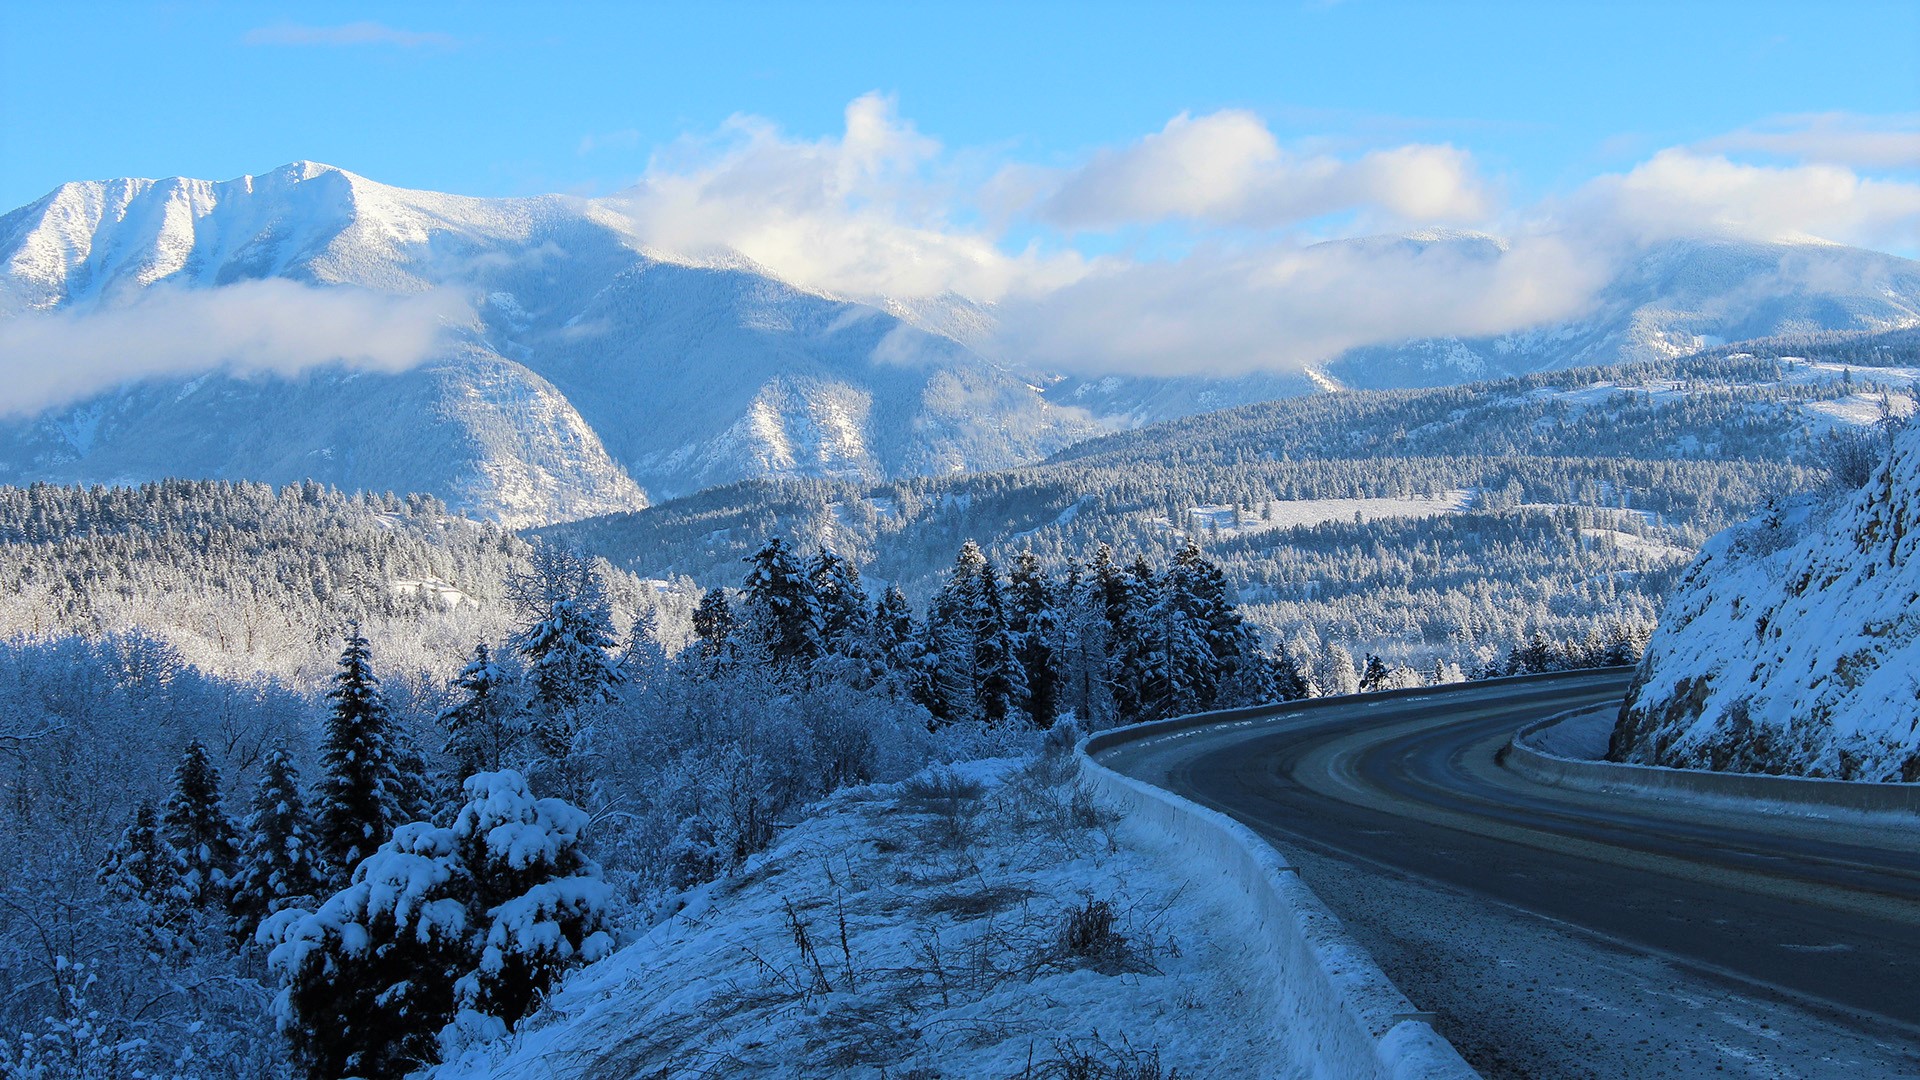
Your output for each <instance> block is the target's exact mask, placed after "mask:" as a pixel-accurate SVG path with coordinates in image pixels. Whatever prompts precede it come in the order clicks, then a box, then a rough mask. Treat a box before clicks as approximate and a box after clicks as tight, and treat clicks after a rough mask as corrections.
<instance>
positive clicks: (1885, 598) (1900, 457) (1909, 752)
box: [1612, 422, 1920, 781]
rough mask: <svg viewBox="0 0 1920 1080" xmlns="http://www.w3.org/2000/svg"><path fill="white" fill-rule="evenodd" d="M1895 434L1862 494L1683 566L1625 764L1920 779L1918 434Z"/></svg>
mask: <svg viewBox="0 0 1920 1080" xmlns="http://www.w3.org/2000/svg"><path fill="white" fill-rule="evenodd" d="M1883 430H1884V437H1883V439H1882V442H1881V446H1880V447H1879V453H1878V454H1877V455H1876V458H1875V459H1873V460H1871V461H1870V462H1869V463H1868V464H1869V469H1868V470H1867V475H1866V476H1865V477H1864V481H1865V482H1864V483H1863V484H1862V485H1861V486H1859V487H1858V488H1857V489H1852V490H1845V489H1843V490H1841V491H1837V492H1830V493H1828V494H1827V495H1826V497H1824V498H1818V497H1812V498H1808V499H1806V500H1803V501H1802V502H1801V503H1799V504H1797V505H1793V506H1782V507H1773V508H1770V510H1769V512H1767V513H1765V514H1763V515H1761V516H1760V517H1759V518H1756V519H1755V520H1753V521H1750V522H1747V523H1745V524H1743V525H1740V526H1738V527H1735V528H1732V529H1729V530H1727V531H1726V532H1724V533H1722V534H1720V535H1719V536H1716V537H1714V539H1713V541H1712V542H1711V543H1709V544H1708V545H1707V546H1706V548H1705V549H1704V550H1702V551H1701V553H1700V556H1699V558H1698V559H1696V560H1695V561H1694V562H1693V564H1692V565H1691V566H1689V567H1688V568H1687V572H1686V575H1685V577H1683V578H1682V579H1681V581H1680V584H1679V586H1678V587H1677V588H1676V589H1675V592H1674V595H1673V597H1672V599H1671V600H1669V601H1668V604H1667V607H1666V610H1665V613H1664V614H1663V616H1662V618H1661V621H1660V630H1659V632H1658V633H1657V634H1656V635H1655V636H1654V638H1653V642H1652V644H1651V646H1650V648H1649V650H1648V652H1647V654H1646V658H1645V660H1644V661H1643V662H1642V665H1641V668H1640V672H1639V674H1638V676H1637V677H1636V679H1635V681H1634V686H1633V689H1632V691H1631V693H1630V694H1629V695H1628V698H1627V702H1626V705H1625V707H1624V708H1623V709H1622V711H1621V714H1620V721H1619V725H1618V726H1617V728H1616V729H1615V732H1614V736H1613V745H1612V756H1613V757H1614V758H1616V759H1617V760H1622V761H1633V762H1641V763H1647V764H1658V765H1670V766H1676V767H1682V768H1706V769H1725V770H1731V771H1734V772H1766V773H1792V774H1799V775H1806V776H1827V777H1837V778H1840V779H1846V780H1880V781H1887V780H1903V781H1914V780H1920V607H1917V606H1916V605H1917V604H1920V424H1914V423H1911V422H1909V423H1907V424H1905V425H1904V427H1897V426H1896V425H1894V424H1891V423H1890V424H1888V425H1886V426H1885V428H1884V429H1883ZM1856 479H1860V478H1858V477H1856Z"/></svg>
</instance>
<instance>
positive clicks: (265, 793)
mask: <svg viewBox="0 0 1920 1080" xmlns="http://www.w3.org/2000/svg"><path fill="white" fill-rule="evenodd" d="M241 832H242V842H241V851H240V869H239V872H238V874H237V875H236V877H235V881H234V890H233V909H234V913H235V914H236V915H238V916H239V917H240V919H241V922H242V925H243V926H245V927H246V928H247V929H249V930H251V929H252V928H253V927H255V926H257V925H258V924H259V922H260V920H261V919H263V918H265V917H266V916H268V915H271V914H272V913H274V912H276V911H279V910H280V909H281V908H284V907H288V906H290V905H295V904H300V903H303V902H305V901H307V900H308V899H309V898H311V897H313V896H315V895H317V894H318V893H319V892H320V889H321V887H322V882H323V877H322V874H321V872H320V866H319V864H318V863H317V861H316V860H317V858H318V855H319V853H318V848H317V846H316V840H315V837H314V835H313V829H312V826H311V824H310V823H309V821H308V820H307V808H306V804H305V802H304V800H302V798H301V796H300V773H299V771H298V770H297V769H296V768H295V767H294V764H293V755H291V754H289V753H287V751H286V749H285V748H282V747H276V748H275V749H274V750H272V751H271V752H270V753H269V754H268V755H267V762H266V772H265V773H263V774H262V775H261V777H260V783H259V786H258V787H257V788H255V789H254V796H253V813H251V814H249V815H248V816H247V820H246V822H245V823H244V824H243V825H242V826H241Z"/></svg>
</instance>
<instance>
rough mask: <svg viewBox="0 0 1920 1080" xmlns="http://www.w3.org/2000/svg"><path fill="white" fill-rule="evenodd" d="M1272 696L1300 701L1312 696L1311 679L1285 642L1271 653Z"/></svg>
mask: <svg viewBox="0 0 1920 1080" xmlns="http://www.w3.org/2000/svg"><path fill="white" fill-rule="evenodd" d="M1272 666H1273V696H1274V699H1275V700H1277V701H1302V700H1305V699H1306V698H1310V697H1312V696H1313V680H1312V679H1311V678H1309V677H1308V675H1307V672H1306V669H1305V668H1303V667H1302V666H1301V664H1300V661H1299V660H1297V659H1295V658H1294V655H1293V653H1292V651H1291V650H1289V649H1288V648H1287V643H1286V642H1284V641H1283V642H1281V643H1280V645H1279V646H1278V647H1277V648H1276V649H1275V650H1274V654H1273V664H1272Z"/></svg>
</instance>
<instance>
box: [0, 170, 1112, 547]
mask: <svg viewBox="0 0 1920 1080" xmlns="http://www.w3.org/2000/svg"><path fill="white" fill-rule="evenodd" d="M262 278H283V279H288V280H292V281H296V282H301V283H306V284H311V285H315V286H352V287H357V288H360V289H366V290H375V291H377V292H380V293H400V294H411V293H421V292H425V291H427V290H431V289H436V288H453V289H458V290H461V291H462V292H463V293H464V294H466V295H470V296H472V297H473V298H474V315H473V318H472V319H471V322H470V324H469V325H464V326H460V327H456V328H454V329H455V331H456V332H455V334H454V335H453V336H454V338H455V341H454V343H453V344H452V345H450V346H449V347H448V348H447V349H446V350H445V351H444V354H443V355H438V356H434V357H432V358H430V359H429V360H428V361H427V362H426V363H424V364H422V365H420V366H418V367H416V368H414V369H412V370H409V371H405V372H402V373H398V374H393V373H382V372H371V371H355V372H346V371H340V370H322V371H319V372H317V373H311V374H307V375H304V376H301V377H297V378H266V377H240V376H237V375H233V374H228V373H224V372H220V371H215V372H214V373H213V374H211V375H200V374H197V375H196V376H195V377H192V378H153V379H148V380H145V381H142V382H138V383H135V384H132V385H127V386H122V387H118V388H116V389H112V390H109V391H107V392H105V393H101V394H97V395H95V396H93V397H91V398H89V399H87V400H84V401H81V402H78V403H75V404H70V405H66V406H63V407H61V408H59V409H56V410H53V411H51V412H48V413H44V414H41V415H38V416H33V417H29V418H25V419H16V420H12V421H9V422H6V423H0V480H6V481H12V482H24V481H29V480H37V479H47V480H61V481H77V482H103V481H128V480H143V479H150V478H155V477H159V476H169V475H185V476H221V477H246V478H250V479H262V480H270V481H276V482H286V481H291V480H298V479H301V478H305V477H311V478H313V479H317V480H322V481H327V482H332V483H336V484H341V485H343V486H348V487H369V488H376V489H379V488H390V489H393V490H425V491H431V492H434V493H437V494H440V495H442V496H444V497H446V498H448V499H449V501H450V502H452V503H453V504H454V505H456V506H458V507H460V508H462V509H465V510H468V511H470V512H474V513H478V514H482V515H485V516H491V517H495V518H498V519H500V520H503V521H506V522H508V523H511V524H528V523H534V522H545V521H554V520H562V519H566V518H572V517H580V516H585V515H588V514H594V513H603V512H607V511H611V510H616V509H622V508H626V509H632V508H637V507H639V506H643V505H645V504H646V500H647V496H648V493H654V494H675V493H681V492H685V491H689V490H692V489H693V488H696V487H699V486H703V485H706V484H711V483H720V482H726V481H731V480H737V479H741V478H743V477H751V476H778V475H829V476H838V477H846V478H860V479H869V480H878V479H884V478H891V477H895V476H902V475H912V474H919V473H929V472H932V473H943V472H950V471H955V470H966V469H975V468H994V467H1000V466H1005V465H1010V464H1014V463H1017V462H1019V461H1024V460H1031V459H1033V458H1035V457H1039V456H1043V455H1044V454H1046V453H1048V452H1050V451H1052V450H1054V449H1057V448H1059V447H1060V446H1063V445H1065V444H1066V443H1067V442H1070V441H1072V440H1073V439H1074V438H1076V437H1078V436H1080V435H1083V434H1087V433H1090V432H1091V431H1093V430H1095V428H1094V425H1093V424H1092V423H1090V422H1089V421H1088V420H1087V419H1086V417H1085V416H1084V414H1082V413H1080V412H1079V411H1077V410H1063V409H1057V408H1054V407H1053V406H1051V405H1050V404H1049V403H1048V402H1047V401H1046V400H1045V399H1044V397H1043V396H1042V395H1041V394H1040V392H1039V391H1038V390H1036V389H1035V388H1034V387H1032V386H1030V385H1029V384H1028V383H1027V381H1026V380H1024V379H1022V378H1020V377H1018V376H1017V375H1015V374H1013V373H1011V372H1009V371H1007V370H1005V369H1004V368H1003V367H1001V366H999V365H996V364H993V363H989V362H988V361H986V360H984V359H983V358H981V357H980V356H979V355H978V354H976V353H974V352H972V351H971V350H969V349H968V348H967V347H966V346H964V345H962V344H960V343H959V342H957V341H956V340H954V339H953V338H952V337H948V336H944V335H941V334H935V333H930V332H928V331H926V330H923V329H920V328H918V327H917V326H915V325H912V324H911V323H909V322H907V321H905V320H904V319H903V318H902V317H901V315H900V314H895V313H890V312H888V311H884V310H881V309H880V308H878V307H874V306H869V305H865V304H859V303H852V302H848V301H845V300H840V299H835V298H831V297H826V296H822V295H818V294H816V293H811V292H807V291H805V290H801V289H797V288H794V287H792V286H790V285H787V284H785V283H783V282H781V281H778V280H777V279H775V278H773V277H772V276H771V275H769V274H767V273H765V272H764V271H761V270H759V269H758V268H756V267H753V266H752V265H751V264H749V263H747V262H746V261H745V260H735V261H732V262H720V263H716V262H714V261H707V262H704V263H692V262H688V261H685V260H670V259H667V258H663V257H661V256H660V255H659V254H658V253H654V252H650V251H647V250H645V249H643V248H642V247H641V245H639V243H638V242H637V241H636V240H635V239H634V238H633V237H632V236H631V235H629V234H628V233H627V232H626V231H625V219H624V218H622V217H621V216H620V215H618V214H616V213H613V212H612V211H609V210H607V209H605V208H604V207H603V206H602V205H601V204H598V203H595V202H593V201H591V200H585V199H577V198H571V197H566V196H541V197H537V198H524V199H473V198H464V197H458V196H450V195H440V194H435V193H431V192H418V191H407V190H403V189H399V188H393V187H388V186H386V185H382V184H378V183H374V182H372V181H369V180H367V179H365V178H363V177H359V176H355V175H353V174H352V173H348V172H345V171H342V170H339V169H335V168H332V167H330V166H325V165H317V164H314V163H311V162H299V163H295V164H292V165H288V166H286V167H284V168H281V169H278V170H275V171H274V172H272V173H268V174H266V175H263V176H258V177H242V178H240V179H238V180H232V181H227V182H224V183H210V182H207V181H200V180H184V179H173V180H162V181H152V180H113V181H104V182H83V183H71V184H66V185H63V186H62V187H60V188H59V189H58V190H56V191H54V192H53V193H52V194H50V195H48V196H47V197H46V198H44V199H42V200H40V201H39V202H37V203H34V204H32V205H30V206H27V207H24V208H22V209H20V210H16V211H14V212H12V213H10V214H8V215H6V216H5V217H4V218H0V317H6V316H14V317H19V316H22V315H26V314H28V313H33V312H46V311H59V310H76V309H78V310H86V309H88V308H90V307H104V306H108V305H112V304H114V303H117V302H121V301H123V300H124V299H125V298H127V297H129V296H132V295H136V294H138V293H139V292H140V291H141V290H147V289H153V288H156V287H159V288H190V289H206V288H214V287H219V286H223V285H229V284H233V283H236V282H242V281H249V280H256V279H262ZM903 314H904V312H903ZM221 360H222V358H221V357H218V356H209V357H208V367H209V368H210V369H214V368H217V366H218V365H219V363H220V362H221Z"/></svg>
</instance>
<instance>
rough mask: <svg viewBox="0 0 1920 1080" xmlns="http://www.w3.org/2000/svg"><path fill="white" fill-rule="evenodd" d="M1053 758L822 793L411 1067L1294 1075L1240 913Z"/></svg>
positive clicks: (582, 1076)
mask: <svg viewBox="0 0 1920 1080" xmlns="http://www.w3.org/2000/svg"><path fill="white" fill-rule="evenodd" d="M1050 764H1051V763H1049V762H1048V761H1047V760H1046V759H1041V760H1039V761H1037V762H1033V763H1030V764H1028V765H1026V766H1024V767H1019V766H1016V764H1015V763H1014V762H1011V761H1007V760H996V761H980V762H966V763H963V764H962V765H961V766H959V767H957V768H954V769H937V770H933V771H931V772H928V773H923V774H921V775H920V776H919V777H916V778H914V779H911V780H908V781H906V782H904V783H901V784H893V785H884V786H873V787H865V788H857V789H854V790H851V791H847V792H844V793H842V794H841V795H839V796H837V797H835V798H833V799H831V800H830V801H829V802H828V803H827V804H826V805H825V806H824V807H822V808H821V809H820V810H819V812H817V813H815V814H813V815H811V816H809V817H808V818H807V819H806V820H804V821H802V822H801V823H800V824H798V825H797V826H796V827H795V828H794V829H792V830H791V831H790V832H788V833H787V834H786V835H785V836H784V837H783V838H782V840H781V841H780V843H779V844H778V845H777V846H776V847H774V848H773V849H772V850H770V851H768V852H767V853H766V854H765V855H762V856H757V857H755V858H754V859H753V860H751V861H750V862H748V863H747V864H746V865H745V866H744V867H742V868H741V870H740V871H739V872H738V873H736V874H735V875H733V876H731V877H729V878H726V879H723V880H721V881H718V882H715V883H713V884H712V885H709V886H706V887H704V888H702V889H700V890H698V891H697V892H696V893H695V894H694V895H693V896H692V897H691V902H690V903H688V905H687V906H686V907H685V908H684V909H683V910H681V911H680V912H679V913H678V914H676V915H675V916H674V917H672V918H671V919H669V920H667V921H665V922H663V923H661V924H659V925H657V926H655V927H653V928H652V929H651V931H650V932H648V933H647V934H646V935H645V936H644V937H642V938H641V939H640V940H639V941H637V942H635V943H634V944H632V945H630V946H628V947H627V948H626V949H624V950H622V951H620V952H619V953H616V954H615V955H614V956H612V957H611V958H609V959H607V960H606V961H603V962H602V963H600V964H597V965H594V966H592V967H588V968H586V969H584V970H582V971H581V972H579V973H578V974H577V975H576V976H575V977H574V978H573V979H572V980H570V981H569V982H567V983H565V984H563V985H562V986H561V987H560V988H559V991H558V993H556V994H555V996H554V997H553V999H552V1001H551V1003H550V1005H549V1006H548V1008H547V1009H546V1010H545V1011H544V1012H542V1013H541V1014H538V1015H537V1016H536V1017H535V1018H534V1020H533V1021H532V1022H531V1023H530V1024H529V1025H528V1027H527V1028H526V1029H524V1030H523V1031H521V1032H519V1033H517V1034H516V1035H515V1036H513V1037H511V1038H509V1039H507V1040H503V1041H502V1042H500V1043H498V1044H494V1045H490V1046H489V1045H482V1046H478V1047H474V1048H472V1049H469V1050H468V1051H467V1052H466V1054H465V1055H464V1057H462V1058H460V1059H456V1060H451V1061H449V1062H448V1063H447V1064H445V1065H443V1066H441V1067H440V1068H439V1069H438V1070H436V1071H434V1072H433V1073H432V1074H431V1075H432V1076H434V1077H435V1078H436V1080H482V1078H488V1080H508V1078H516V1080H517V1078H528V1080H531V1078H536V1077H537V1078H540V1080H558V1078H569V1080H572V1078H578V1080H587V1078H594V1077H608V1076H648V1077H661V1078H667V1077H672V1078H682V1077H685V1078H694V1077H704V1076H713V1075H716V1074H720V1075H749V1074H750V1075H754V1076H761V1077H769V1078H776V1077H796V1078H798V1077H821V1076H842V1077H873V1078H876V1080H877V1078H880V1077H887V1076H950V1077H951V1076H978V1077H1014V1076H1089V1077H1123V1076H1124V1077H1149V1076H1176V1075H1177V1076H1243V1075H1246V1076H1254V1075H1257V1076H1275V1077H1292V1076H1304V1075H1307V1074H1308V1073H1309V1072H1310V1071H1311V1069H1312V1067H1313V1065H1314V1060H1313V1051H1312V1049H1311V1048H1309V1047H1308V1046H1307V1045H1305V1044H1306V1043H1307V1041H1308V1040H1306V1039H1305V1038H1303V1037H1301V1034H1300V1033H1298V1032H1291V1031H1288V1030H1285V1029H1281V1028H1276V1026H1275V1025H1274V1024H1273V1023H1272V1019H1271V1017H1272V1012H1271V1010H1272V997H1273V989H1272V987H1271V985H1269V982H1270V980H1269V978H1268V972H1267V970H1266V969H1265V967H1264V965H1263V964H1258V963H1254V962H1252V961H1251V958H1250V956H1249V955H1248V954H1247V952H1246V951H1245V950H1244V947H1243V946H1242V945H1241V943H1242V942H1244V941H1245V940H1246V939H1247V938H1248V937H1253V936H1256V935H1257V931H1256V930H1255V929H1254V928H1252V927H1251V926H1248V925H1245V924H1247V923H1248V920H1249V916H1248V915H1247V914H1245V912H1244V900H1242V898H1241V897H1239V896H1238V895H1236V894H1235V892H1234V891H1233V890H1232V887H1231V886H1227V885H1226V884H1225V883H1224V882H1223V881H1221V880H1220V879H1218V878H1207V877H1204V876H1201V875H1197V874H1195V873H1194V864H1193V863H1192V862H1191V860H1188V859H1186V858H1185V857H1184V855H1183V853H1182V852H1179V851H1175V850H1172V849H1171V847H1170V846H1169V842H1168V841H1167V840H1166V839H1165V838H1164V837H1161V836H1158V835H1156V834H1154V833H1152V831H1151V830H1149V829H1147V828H1143V827H1139V826H1137V825H1134V824H1132V823H1129V822H1116V821H1115V820H1114V819H1113V818H1112V817H1110V816H1108V813H1107V812H1106V811H1104V810H1100V809H1096V808H1095V807H1094V806H1093V805H1091V804H1090V803H1088V802H1087V801H1086V800H1085V793H1084V791H1079V790H1077V789H1075V788H1074V787H1073V785H1072V784H1071V783H1068V782H1065V780H1067V779H1070V778H1062V777H1060V776H1057V775H1053V776H1050V775H1048V774H1049V773H1050V772H1053V773H1057V772H1058V766H1057V765H1052V766H1051V768H1050V767H1049V766H1050ZM1163 1070H1164V1071H1163Z"/></svg>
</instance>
